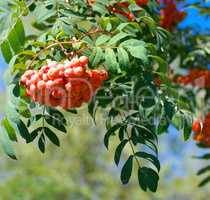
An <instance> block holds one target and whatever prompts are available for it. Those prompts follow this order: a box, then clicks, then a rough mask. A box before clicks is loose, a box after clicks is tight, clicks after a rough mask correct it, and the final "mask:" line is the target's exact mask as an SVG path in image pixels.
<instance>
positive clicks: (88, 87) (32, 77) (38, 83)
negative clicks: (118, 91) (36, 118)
mask: <svg viewBox="0 0 210 200" xmlns="http://www.w3.org/2000/svg"><path fill="white" fill-rule="evenodd" d="M87 64H88V57H86V56H81V57H80V58H77V57H74V58H73V59H72V60H71V61H66V62H64V63H63V64H60V63H57V62H55V61H53V62H50V63H48V65H47V66H43V67H41V68H40V69H39V70H38V71H37V70H27V71H26V72H25V73H24V74H23V75H22V77H21V84H23V85H24V86H25V88H26V95H27V96H30V97H31V98H32V100H33V101H35V102H39V103H40V104H44V105H48V106H52V107H56V106H61V107H62V108H64V109H70V108H76V107H80V106H81V105H82V103H83V102H88V101H90V99H91V98H92V96H93V95H94V94H95V92H96V90H97V89H98V88H99V87H101V85H102V83H103V81H104V80H107V79H108V73H107V71H105V70H89V69H87Z"/></svg>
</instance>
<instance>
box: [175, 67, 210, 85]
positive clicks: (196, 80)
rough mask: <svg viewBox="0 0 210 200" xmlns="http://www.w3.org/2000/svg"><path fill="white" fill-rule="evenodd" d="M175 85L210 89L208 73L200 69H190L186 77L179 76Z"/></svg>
mask: <svg viewBox="0 0 210 200" xmlns="http://www.w3.org/2000/svg"><path fill="white" fill-rule="evenodd" d="M176 82H177V83H181V84H184V85H188V84H190V85H193V86H195V87H199V88H210V71H209V70H200V69H190V70H189V74H188V75H186V76H179V77H178V78H177V80H176Z"/></svg>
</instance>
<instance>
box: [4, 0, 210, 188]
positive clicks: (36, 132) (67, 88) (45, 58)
mask: <svg viewBox="0 0 210 200" xmlns="http://www.w3.org/2000/svg"><path fill="white" fill-rule="evenodd" d="M195 6H196V5H195ZM0 11H1V13H2V14H1V15H0V17H1V18H0V27H1V29H2V30H4V31H3V32H2V33H1V34H0V41H1V50H2V54H3V56H4V58H5V60H6V62H7V63H8V64H9V69H8V71H7V74H6V80H7V83H8V105H7V114H6V116H5V118H4V119H3V120H2V122H1V134H0V141H1V144H2V147H3V149H4V150H5V152H6V153H7V154H8V155H9V156H10V157H11V158H14V159H16V154H15V151H14V149H13V148H12V145H11V143H12V142H16V141H17V140H18V137H17V135H19V136H20V137H21V138H23V139H24V140H25V142H26V143H31V142H33V141H34V140H36V141H37V143H38V148H39V149H40V151H41V152H43V153H44V152H45V146H46V144H47V140H49V141H50V142H52V143H53V144H55V145H57V146H59V145H60V142H59V138H58V135H59V134H60V133H61V132H63V133H66V132H68V127H69V124H68V123H67V120H66V117H67V116H68V113H75V114H77V112H79V110H80V109H81V108H85V107H86V105H88V112H89V113H90V115H91V116H92V117H93V120H94V121H96V120H95V116H96V111H97V110H98V109H102V110H104V112H106V115H105V116H106V117H105V119H106V128H107V132H106V134H105V136H104V144H105V146H106V147H107V149H108V148H109V146H110V145H109V143H110V140H111V138H112V136H113V137H118V138H119V140H118V145H117V146H116V151H115V155H114V161H115V163H116V165H119V163H120V162H121V154H122V152H123V150H124V148H125V147H126V146H129V147H130V154H129V155H128V156H127V159H126V160H125V161H124V162H123V167H122V170H121V181H122V183H123V184H127V183H128V182H129V180H130V177H131V175H132V171H133V168H134V165H136V166H137V168H138V174H137V177H138V180H139V185H140V187H141V188H142V189H143V190H144V191H147V190H150V191H152V192H155V191H156V190H157V186H158V182H159V171H160V162H159V160H158V135H160V134H163V133H166V132H167V131H168V129H169V125H170V124H173V125H174V126H175V127H176V128H177V129H178V130H180V131H181V132H182V133H183V136H184V139H185V140H187V139H189V137H190V134H191V130H192V124H193V114H196V117H197V116H198V111H199V110H201V109H203V110H205V112H203V111H202V115H203V113H204V114H207V112H206V111H208V108H206V105H207V103H206V102H207V101H208V98H209V92H208V88H207V87H206V78H205V77H206V75H204V78H203V73H200V72H199V73H197V71H195V74H196V76H193V79H192V80H191V81H187V82H186V81H184V82H183V77H184V76H180V74H181V72H182V70H183V69H188V68H199V70H204V69H207V65H208V63H209V57H208V56H209V52H210V49H209V44H208V39H209V36H203V35H202V36H200V35H198V36H195V35H192V34H191V33H190V31H189V30H184V31H179V30H178V29H177V28H176V26H177V24H178V23H179V22H180V21H181V20H183V18H184V17H185V15H186V14H185V13H183V12H182V11H179V10H178V8H177V6H176V3H175V1H173V0H171V1H165V0H163V1H160V2H157V1H155V0H150V1H134V0H127V1H116V0H110V1H108V0H96V1H86V0H73V1H68V0H61V1H57V0H46V1H41V0H37V1H24V0H21V1H17V0H6V1H4V2H1V3H0ZM28 22H31V23H30V25H31V26H25V23H28ZM160 25H161V26H162V27H161V26H160ZM164 28H166V29H167V30H166V29H164ZM169 31H170V32H169ZM174 62H175V63H176V64H174ZM200 68H201V69H200ZM198 74H199V75H198ZM200 74H201V75H200ZM204 74H205V73H204ZM189 76H191V75H189ZM185 78H186V77H184V79H185ZM200 78H201V79H202V80H204V82H205V84H202V87H200V84H199V85H197V84H194V82H198V81H199V83H200ZM207 78H208V75H207ZM195 79H196V80H195ZM198 79H199V80H198ZM180 80H181V81H180ZM103 81H104V82H103ZM192 81H193V84H191V82H192ZM75 82H76V83H75ZM177 83H178V84H177ZM180 83H181V84H180ZM183 83H184V84H186V83H187V85H188V86H187V87H183V85H182V84H183ZM195 86H196V88H195ZM197 86H198V87H197ZM200 90H202V91H205V92H206V93H205V95H204V96H203V97H202V100H203V101H202V102H203V104H202V105H198V101H197V96H198V97H199V98H200V95H198V94H199V92H200ZM91 97H92V98H91ZM84 102H88V104H87V103H84ZM199 102H200V101H199ZM82 105H83V106H82ZM81 106H82V107H81ZM76 108H77V109H76ZM79 108H80V109H79ZM198 129H199V127H198ZM198 129H196V130H198ZM201 129H202V132H205V133H206V131H203V130H204V129H203V127H200V129H199V131H198V132H199V133H200V132H201ZM195 132H197V131H195ZM205 133H204V135H205ZM202 135H203V134H202ZM90 137H93V136H90ZM81 138H82V136H81ZM195 138H196V139H197V138H198V137H197V136H196V137H195ZM197 140H198V139H197ZM199 141H200V142H201V144H203V145H206V143H205V142H203V140H199ZM200 146H201V145H200ZM207 146H208V145H207ZM205 171H206V170H205ZM208 180H209V178H208ZM205 182H207V181H205Z"/></svg>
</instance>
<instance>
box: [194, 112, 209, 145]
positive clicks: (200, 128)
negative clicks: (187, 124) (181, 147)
mask: <svg viewBox="0 0 210 200" xmlns="http://www.w3.org/2000/svg"><path fill="white" fill-rule="evenodd" d="M192 131H193V132H194V133H195V134H194V140H195V141H197V142H201V143H203V144H205V145H207V146H210V113H208V114H207V115H206V117H205V119H204V120H203V121H202V120H201V121H200V120H196V121H195V122H194V123H193V127H192Z"/></svg>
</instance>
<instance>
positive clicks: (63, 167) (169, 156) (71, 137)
mask: <svg viewBox="0 0 210 200" xmlns="http://www.w3.org/2000/svg"><path fill="white" fill-rule="evenodd" d="M0 99H1V100H0V102H1V105H2V106H1V114H3V107H4V106H3V105H4V104H5V102H6V95H5V91H4V90H3V89H2V90H1V98H0ZM67 118H68V121H69V123H70V124H71V126H70V128H69V130H68V131H69V133H68V135H62V134H61V135H60V138H61V147H59V148H57V147H55V146H53V145H51V144H48V148H47V151H46V153H45V154H44V155H43V154H41V153H40V152H39V151H38V149H37V147H36V144H35V143H34V144H30V145H26V144H25V143H24V142H23V141H20V140H19V143H18V144H16V145H15V149H16V150H17V154H18V161H13V160H11V159H10V158H8V157H7V156H6V155H5V154H4V153H3V152H2V150H1V149H0V200H147V199H155V200H159V199H160V200H162V199H163V200H176V199H177V200H179V199H180V200H192V199H193V200H194V199H195V200H206V199H208V196H209V195H210V190H209V186H208V185H207V186H206V187H203V188H198V187H197V184H198V182H199V178H198V177H196V170H197V169H198V168H199V167H200V166H201V164H203V163H201V162H200V161H198V160H195V159H192V158H191V156H192V155H195V154H196V153H197V152H196V151H198V149H197V148H196V147H195V144H194V142H192V141H191V142H189V143H187V144H185V143H184V142H183V139H182V138H181V134H179V133H177V132H176V131H175V130H174V129H173V127H171V133H170V134H166V135H163V136H161V137H160V160H161V163H162V170H161V174H160V184H159V189H158V191H157V193H155V194H153V193H149V192H148V193H145V192H142V191H141V190H140V188H139V186H138V183H137V171H136V173H134V174H135V175H133V177H132V181H131V183H130V184H129V185H126V186H123V185H122V184H121V182H120V169H119V168H121V167H122V165H120V166H119V168H117V167H116V166H115V165H114V162H113V155H114V149H112V148H111V149H110V151H107V150H106V149H105V147H104V145H103V134H104V133H105V128H104V125H103V114H102V113H100V112H99V114H98V116H97V127H96V126H95V125H94V124H93V122H92V120H91V118H90V117H89V116H88V115H87V111H86V110H85V109H84V110H82V111H80V112H79V115H74V114H69V115H68V116H67ZM116 142H118V141H117V139H116V140H113V143H116ZM111 146H112V147H113V146H116V145H114V144H112V145H111ZM128 153H129V149H126V151H125V152H124V155H123V156H124V157H126V155H127V154H128ZM122 163H123V159H122ZM122 163H121V164H122Z"/></svg>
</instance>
